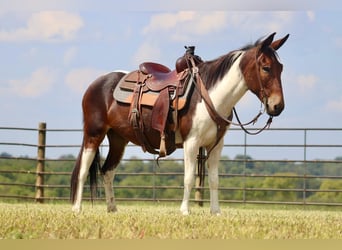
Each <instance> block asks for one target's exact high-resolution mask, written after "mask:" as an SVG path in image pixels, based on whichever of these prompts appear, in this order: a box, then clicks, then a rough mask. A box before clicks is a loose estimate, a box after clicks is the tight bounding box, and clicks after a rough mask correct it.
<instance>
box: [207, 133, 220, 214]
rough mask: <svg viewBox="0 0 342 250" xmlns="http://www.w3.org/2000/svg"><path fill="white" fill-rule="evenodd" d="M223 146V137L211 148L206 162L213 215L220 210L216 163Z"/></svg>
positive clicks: (217, 163)
mask: <svg viewBox="0 0 342 250" xmlns="http://www.w3.org/2000/svg"><path fill="white" fill-rule="evenodd" d="M222 147H223V139H222V140H221V141H220V142H219V144H218V145H216V147H215V148H214V149H213V150H212V152H211V153H210V155H209V158H208V160H207V163H208V181H209V189H210V212H211V213H212V214H215V215H220V214H221V210H220V206H219V199H218V188H219V177H218V165H219V159H220V156H221V151H222Z"/></svg>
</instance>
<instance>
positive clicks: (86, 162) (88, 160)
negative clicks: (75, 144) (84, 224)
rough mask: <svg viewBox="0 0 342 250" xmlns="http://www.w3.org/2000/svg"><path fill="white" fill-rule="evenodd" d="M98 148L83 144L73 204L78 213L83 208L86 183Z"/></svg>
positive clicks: (73, 208) (73, 209)
mask: <svg viewBox="0 0 342 250" xmlns="http://www.w3.org/2000/svg"><path fill="white" fill-rule="evenodd" d="M96 150H97V149H93V148H85V147H84V146H82V149H81V152H80V155H79V157H80V166H79V173H78V176H77V180H75V181H76V182H77V184H76V185H77V189H76V196H75V200H74V203H73V206H72V211H74V212H77V213H79V212H81V210H82V207H81V203H82V196H83V188H84V183H85V182H86V180H87V177H88V172H89V168H90V166H91V164H92V162H93V160H94V158H95V154H96Z"/></svg>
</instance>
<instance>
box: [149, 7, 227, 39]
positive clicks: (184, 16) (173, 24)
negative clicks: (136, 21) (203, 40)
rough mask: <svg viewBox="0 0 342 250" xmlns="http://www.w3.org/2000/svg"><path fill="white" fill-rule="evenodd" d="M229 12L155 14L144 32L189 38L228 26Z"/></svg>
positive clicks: (172, 37) (176, 37)
mask: <svg viewBox="0 0 342 250" xmlns="http://www.w3.org/2000/svg"><path fill="white" fill-rule="evenodd" d="M227 16H228V13H227V12H223V11H209V12H195V11H178V12H175V13H162V14H156V15H153V16H152V17H151V19H150V23H149V24H148V25H147V26H146V27H145V28H144V29H143V34H144V35H148V34H151V33H155V34H161V33H162V34H166V35H168V36H170V37H171V39H172V40H175V41H184V40H188V39H189V37H192V36H194V35H195V36H201V35H207V34H210V33H212V32H215V31H219V30H221V29H223V28H224V27H226V26H227Z"/></svg>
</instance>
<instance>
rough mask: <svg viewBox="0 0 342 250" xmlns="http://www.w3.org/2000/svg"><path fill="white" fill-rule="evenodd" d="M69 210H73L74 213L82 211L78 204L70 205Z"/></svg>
mask: <svg viewBox="0 0 342 250" xmlns="http://www.w3.org/2000/svg"><path fill="white" fill-rule="evenodd" d="M71 211H73V212H74V213H75V214H80V213H81V211H82V208H81V207H79V206H72V208H71Z"/></svg>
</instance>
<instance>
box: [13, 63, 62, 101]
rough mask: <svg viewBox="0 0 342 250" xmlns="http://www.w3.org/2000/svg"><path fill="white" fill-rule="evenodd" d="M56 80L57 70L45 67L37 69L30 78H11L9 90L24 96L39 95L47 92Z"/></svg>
mask: <svg viewBox="0 0 342 250" xmlns="http://www.w3.org/2000/svg"><path fill="white" fill-rule="evenodd" d="M55 82H56V72H55V71H54V70H52V69H50V68H47V67H43V68H39V69H37V70H35V71H34V72H32V74H31V75H30V76H29V77H28V78H24V79H19V80H10V81H9V85H8V88H7V89H6V90H7V91H9V92H11V93H13V94H15V95H19V96H22V97H38V96H41V95H43V94H45V93H47V92H48V91H49V90H50V89H51V87H52V85H53V84H54V83H55Z"/></svg>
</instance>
